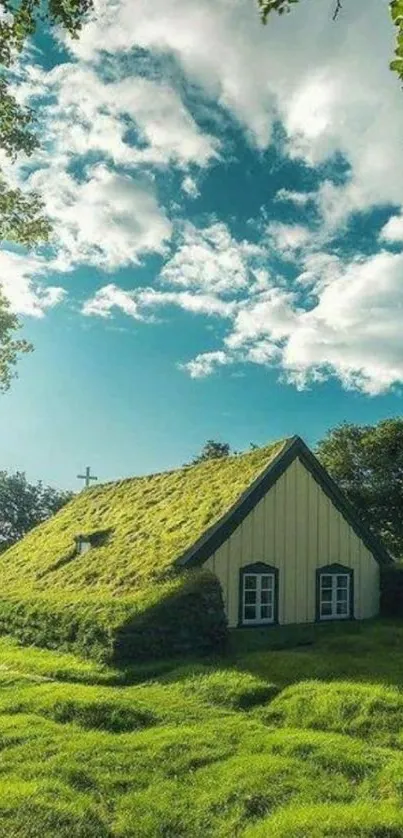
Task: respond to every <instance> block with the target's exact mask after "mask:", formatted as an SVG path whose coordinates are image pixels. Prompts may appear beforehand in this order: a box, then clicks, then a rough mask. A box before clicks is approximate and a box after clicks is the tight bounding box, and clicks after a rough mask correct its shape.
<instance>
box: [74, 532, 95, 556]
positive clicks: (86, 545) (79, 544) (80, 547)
mask: <svg viewBox="0 0 403 838" xmlns="http://www.w3.org/2000/svg"><path fill="white" fill-rule="evenodd" d="M91 547H92V544H91V540H90V538H89V536H88V535H77V536H76V552H77V555H79V556H83V555H84V554H85V553H88V550H90V549H91Z"/></svg>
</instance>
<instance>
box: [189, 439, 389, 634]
mask: <svg viewBox="0 0 403 838" xmlns="http://www.w3.org/2000/svg"><path fill="white" fill-rule="evenodd" d="M391 561H392V560H391V558H390V556H389V555H388V553H387V551H386V550H385V548H384V547H383V546H382V544H381V543H380V542H379V541H378V539H376V538H375V537H374V536H373V535H372V534H371V533H370V532H369V530H368V529H367V528H366V527H365V526H364V525H363V523H362V522H361V521H360V519H359V517H358V516H357V514H356V512H355V511H354V509H353V508H352V506H351V504H350V503H349V502H348V501H347V499H346V497H345V496H344V495H343V494H342V492H341V491H340V490H339V489H338V487H337V486H336V484H335V482H334V481H333V480H332V478H331V477H330V475H329V474H328V473H327V472H326V471H325V469H324V468H323V467H322V466H321V465H320V463H319V461H318V460H317V459H316V457H315V456H314V455H313V453H312V452H311V451H310V450H309V448H308V447H307V446H306V445H305V443H304V442H303V440H302V439H300V438H299V437H293V438H292V439H289V440H286V441H285V442H284V443H283V444H282V445H281V447H280V448H278V449H275V450H274V451H273V456H272V458H271V460H270V461H269V462H268V464H267V466H266V468H265V469H264V470H263V471H262V472H261V474H259V476H258V477H257V478H256V479H255V480H254V481H253V483H252V484H251V485H250V486H249V487H248V489H247V490H246V491H245V492H244V493H243V494H242V496H241V497H240V498H239V499H238V501H237V502H236V503H235V504H234V505H233V506H232V507H231V509H230V510H228V512H227V513H226V514H225V515H224V516H223V517H222V518H221V519H220V520H219V521H218V522H217V523H216V524H215V525H214V526H213V527H212V528H211V529H209V530H208V531H207V532H206V533H204V534H203V535H202V536H201V538H199V539H198V541H197V542H196V543H195V544H193V545H192V547H191V548H190V549H189V550H188V551H187V552H186V554H185V555H183V556H182V557H181V558H180V559H179V564H180V565H181V567H184V568H190V567H196V566H199V565H204V566H205V567H207V568H209V569H210V570H212V572H213V573H214V574H215V575H216V576H217V577H218V578H219V580H220V583H221V587H222V591H223V596H224V603H225V609H226V613H227V618H228V624H229V626H230V627H232V628H234V627H236V626H263V625H270V624H273V623H279V624H280V625H284V624H287V623H294V624H295V623H313V622H315V621H329V620H349V619H357V620H364V619H366V618H369V617H373V616H375V615H376V614H378V611H379V591H380V586H379V567H380V565H383V564H389V563H390V562H391Z"/></svg>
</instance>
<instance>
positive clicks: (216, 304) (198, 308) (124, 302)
mask: <svg viewBox="0 0 403 838" xmlns="http://www.w3.org/2000/svg"><path fill="white" fill-rule="evenodd" d="M165 306H176V307H178V308H181V309H183V310H184V311H188V312H190V313H191V314H206V315H211V316H214V315H215V316H219V317H223V318H228V317H231V316H232V314H233V312H234V308H235V303H230V302H226V301H225V300H221V299H220V298H219V297H215V296H214V295H213V294H200V293H196V294H194V293H191V292H190V291H179V292H178V291H156V290H155V289H154V288H139V289H137V290H135V291H124V290H123V289H122V288H119V287H118V286H117V285H114V284H113V283H110V284H109V285H105V286H104V287H103V288H100V289H99V290H98V291H97V292H96V293H95V295H94V297H92V298H91V299H89V300H87V301H86V302H85V303H84V306H83V308H82V312H83V314H85V315H87V316H91V315H95V316H98V317H110V316H111V312H112V310H113V309H114V308H117V309H120V311H122V312H123V313H124V314H127V315H129V316H130V317H133V318H134V319H135V320H148V321H152V319H153V316H152V315H153V312H154V311H155V310H158V309H160V308H164V307H165Z"/></svg>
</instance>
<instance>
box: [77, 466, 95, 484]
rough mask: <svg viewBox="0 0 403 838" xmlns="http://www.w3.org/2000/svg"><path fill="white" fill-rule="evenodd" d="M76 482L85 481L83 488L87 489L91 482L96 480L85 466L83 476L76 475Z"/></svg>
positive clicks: (88, 467) (89, 468)
mask: <svg viewBox="0 0 403 838" xmlns="http://www.w3.org/2000/svg"><path fill="white" fill-rule="evenodd" d="M77 480H85V488H86V489H88V487H89V485H90V483H91V480H98V478H97V477H95V476H94V475H92V474H91V467H90V466H87V468H86V469H85V474H77Z"/></svg>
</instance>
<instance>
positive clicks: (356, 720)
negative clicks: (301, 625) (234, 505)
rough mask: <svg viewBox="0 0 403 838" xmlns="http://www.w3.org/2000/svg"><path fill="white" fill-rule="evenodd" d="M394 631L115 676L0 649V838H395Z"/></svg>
mask: <svg viewBox="0 0 403 838" xmlns="http://www.w3.org/2000/svg"><path fill="white" fill-rule="evenodd" d="M402 646H403V623H402V624H398V623H392V622H386V621H383V622H381V621H379V622H376V621H375V622H372V623H367V624H359V623H356V624H351V625H345V626H334V625H328V626H321V627H316V628H315V627H307V628H306V629H295V628H291V629H289V630H287V631H285V630H281V631H280V630H269V631H267V632H255V631H244V632H238V633H234V634H233V636H232V641H231V649H230V651H229V654H228V657H227V658H226V659H225V660H206V659H204V660H203V661H186V662H184V661H178V660H176V661H174V660H173V661H166V660H165V661H162V662H158V663H157V664H151V663H150V664H148V665H143V666H136V667H135V666H133V667H129V668H126V669H112V668H107V667H102V666H100V665H97V664H95V663H89V662H88V661H82V660H80V659H78V658H75V657H74V656H73V655H70V654H62V653H56V652H50V651H47V650H41V649H37V648H22V647H19V646H17V645H16V643H15V641H12V640H10V639H8V638H0V747H1V760H0V776H1V782H0V836H1V838H3V836H4V838H56V837H57V838H64V836H66V838H104V837H105V838H157V836H158V838H198V836H200V838H202V836H203V838H209V836H211V838H224V836H225V838H233V836H242V837H243V836H245V838H265V836H273V838H278V837H280V836H281V838H297V837H298V838H305V837H306V838H315V837H316V836H329V838H338V836H379V838H394V836H399V838H401V836H403V692H402V685H403V660H402V654H401V649H402Z"/></svg>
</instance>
